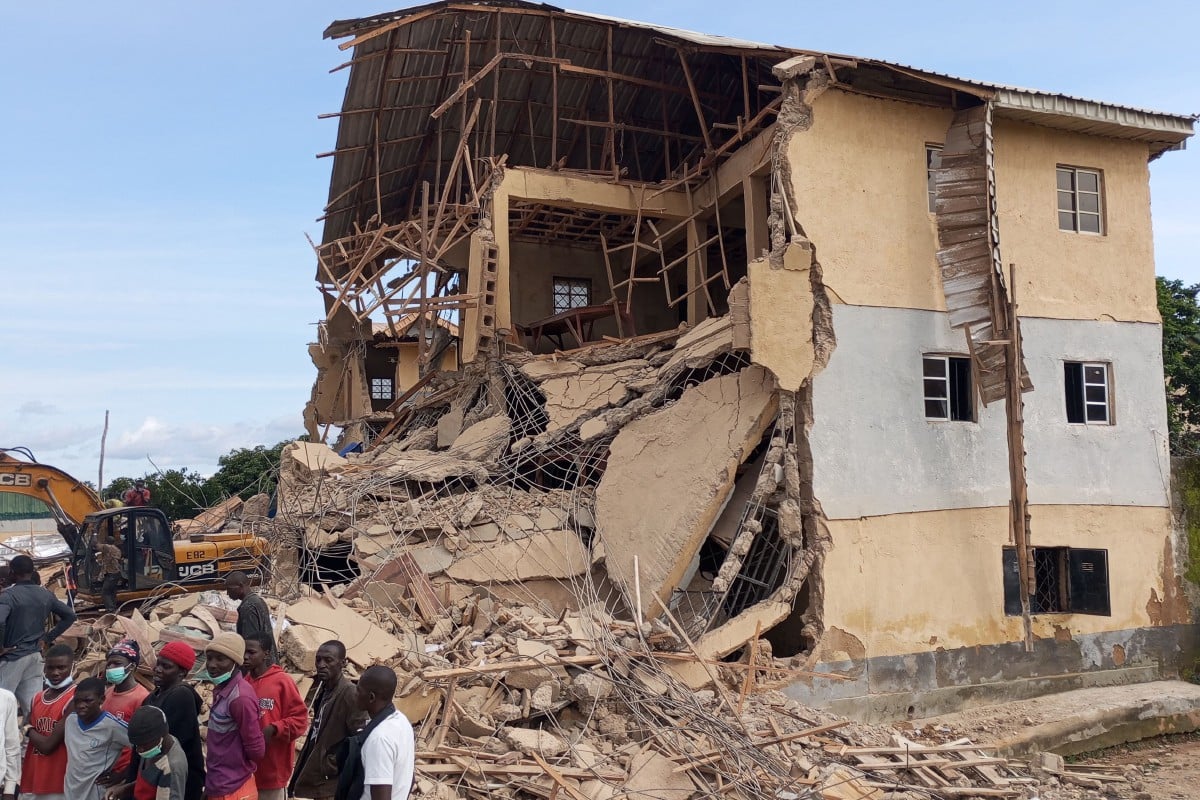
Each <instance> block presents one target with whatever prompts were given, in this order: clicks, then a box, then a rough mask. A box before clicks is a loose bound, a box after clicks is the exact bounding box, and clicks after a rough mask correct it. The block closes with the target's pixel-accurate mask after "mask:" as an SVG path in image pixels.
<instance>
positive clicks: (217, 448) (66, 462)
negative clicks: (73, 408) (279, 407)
mask: <svg viewBox="0 0 1200 800" xmlns="http://www.w3.org/2000/svg"><path fill="white" fill-rule="evenodd" d="M102 428H103V425H102V424H97V425H77V426H46V427H40V426H36V425H21V426H15V425H12V424H8V425H6V424H4V423H3V422H0V446H3V447H15V446H24V447H28V448H29V449H30V450H32V451H33V454H34V456H35V457H36V458H37V459H38V461H41V462H42V463H46V464H53V465H54V466H56V467H58V468H59V469H62V470H65V471H66V472H68V473H70V474H72V475H76V476H78V477H80V478H85V479H88V480H95V474H96V469H97V464H98V462H99V458H100V436H101V431H102ZM301 433H303V424H302V422H301V419H300V416H299V414H294V415H293V414H288V415H280V416H277V417H275V418H273V419H269V420H266V421H263V422H247V421H233V422H221V423H217V424H200V423H195V422H188V421H178V420H169V419H164V418H160V417H145V418H143V419H142V421H141V422H140V423H138V424H137V426H136V427H133V428H120V427H118V426H114V427H113V428H112V429H110V430H109V434H108V440H107V443H106V446H105V454H104V462H105V466H104V473H105V476H106V481H107V480H109V479H111V478H113V477H116V476H118V475H128V476H137V475H142V474H144V473H146V472H150V471H152V470H153V469H154V467H155V466H157V467H158V468H160V469H164V470H166V469H180V468H187V469H189V470H194V471H196V472H199V473H200V474H202V475H210V474H212V473H213V472H215V471H216V470H217V459H218V458H220V457H221V456H223V455H225V454H226V453H228V452H229V451H230V450H234V449H236V448H242V447H255V446H257V445H260V444H261V445H272V444H275V443H276V442H279V441H283V440H284V439H290V438H293V437H296V436H299V435H300V434H301Z"/></svg>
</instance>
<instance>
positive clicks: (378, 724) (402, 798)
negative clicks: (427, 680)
mask: <svg viewBox="0 0 1200 800" xmlns="http://www.w3.org/2000/svg"><path fill="white" fill-rule="evenodd" d="M395 694H396V673H395V672H393V671H392V670H391V669H389V668H388V667H384V666H374V667H368V668H367V669H366V671H365V672H363V674H362V677H361V678H359V679H358V689H357V697H356V699H357V701H358V707H359V708H361V709H363V710H364V711H366V712H367V713H368V714H369V715H370V716H371V721H370V722H369V723H368V724H367V728H368V730H369V731H370V733H369V734H368V735H367V738H366V741H365V742H363V745H362V750H361V752H360V756H361V759H362V768H363V793H362V798H361V800H408V793H409V791H410V790H411V789H412V782H413V764H414V761H415V759H416V743H415V741H414V739H413V729H412V725H411V724H410V723H409V721H408V718H407V717H405V716H404V715H403V714H401V713H400V712H399V711H397V710H396V707H395V706H394V705H392V698H393V697H394V696H395Z"/></svg>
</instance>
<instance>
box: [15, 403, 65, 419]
mask: <svg viewBox="0 0 1200 800" xmlns="http://www.w3.org/2000/svg"><path fill="white" fill-rule="evenodd" d="M58 413H59V410H58V406H56V405H54V404H53V403H47V402H45V401H43V400H26V401H25V402H24V403H22V404H21V405H19V406H17V416H19V417H28V416H48V415H51V414H58Z"/></svg>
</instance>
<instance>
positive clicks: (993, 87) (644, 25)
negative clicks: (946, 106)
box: [325, 0, 1200, 130]
mask: <svg viewBox="0 0 1200 800" xmlns="http://www.w3.org/2000/svg"><path fill="white" fill-rule="evenodd" d="M471 5H476V6H481V7H483V6H494V7H500V6H502V7H506V8H513V9H522V8H526V9H530V10H541V11H556V12H560V13H563V14H566V15H569V16H573V17H580V18H587V19H593V20H597V21H602V22H608V23H612V24H615V25H619V26H621V27H627V28H640V29H642V30H647V31H652V32H654V33H657V34H659V35H661V36H667V37H670V38H672V39H679V40H681V41H686V42H691V43H692V44H696V45H699V46H701V47H729V48H733V49H738V50H758V51H762V52H765V53H778V54H780V55H789V56H791V55H820V56H829V57H830V58H839V59H849V60H854V61H862V62H869V63H874V64H879V65H881V66H887V67H894V68H897V69H902V70H908V71H910V72H912V73H915V74H917V75H920V76H928V77H935V78H943V79H945V80H951V81H956V82H958V83H963V84H967V85H970V86H975V87H978V88H980V89H986V90H988V91H992V92H997V93H1001V94H1002V95H1003V97H1002V98H1001V97H998V100H1000V102H1001V104H1002V105H1011V106H1013V107H1018V106H1021V105H1025V106H1032V107H1037V110H1038V111H1041V112H1044V113H1058V112H1056V111H1054V110H1052V109H1054V108H1055V106H1057V107H1058V108H1059V109H1062V108H1063V107H1064V106H1071V107H1074V105H1075V104H1086V105H1088V106H1092V107H1097V108H1104V109H1113V110H1120V111H1123V112H1133V114H1134V115H1144V116H1146V117H1158V118H1164V119H1170V120H1174V121H1176V122H1178V123H1180V124H1188V125H1189V130H1190V124H1191V123H1193V122H1195V121H1196V120H1200V115H1197V114H1175V113H1171V112H1165V111H1156V110H1153V109H1148V108H1139V107H1137V106H1129V105H1122V104H1115V103H1107V102H1104V101H1101V100H1091V99H1088V98H1085V97H1078V96H1074V95H1068V94H1062V93H1059V92H1046V91H1043V90H1039V89H1028V88H1024V87H1020V86H1012V85H1009V84H1002V83H991V82H988V81H981V80H978V79H975V78H963V77H960V76H957V75H951V74H950V73H947V72H937V71H935V70H930V69H926V68H924V67H917V66H913V65H911V64H901V63H899V62H894V61H885V60H881V59H875V58H866V57H862V56H853V55H848V54H844V53H830V52H825V51H818V50H805V49H800V48H796V47H788V46H785V45H774V44H766V43H763V42H753V41H750V40H748V39H736V38H732V37H729V36H720V35H717V34H707V33H699V32H697V31H691V30H687V29H685V28H674V27H671V26H669V25H659V24H655V23H650V22H641V21H638V20H631V19H624V18H621V17H612V16H608V15H607V14H596V13H593V12H589V11H575V10H572V9H563V8H559V7H558V6H552V5H549V4H547V3H530V2H522V1H521V0H477V1H476V2H439V3H428V4H425V5H421V6H413V7H410V8H406V9H400V10H397V11H393V12H390V13H385V14H378V15H376V16H373V17H363V18H361V19H354V20H341V21H336V22H333V23H332V24H330V26H329V27H328V28H326V30H325V37H326V38H340V37H342V36H348V35H350V34H351V33H353V32H355V31H360V30H366V29H369V28H373V27H375V26H376V25H378V24H383V23H386V22H391V21H395V20H399V19H403V18H405V17H409V16H412V15H414V14H416V13H419V12H421V11H425V10H427V9H433V8H437V7H439V6H445V7H452V6H456V7H467V6H471ZM1021 97H1025V98H1029V99H1027V100H1024V101H1022V100H1020V99H1018V98H1021ZM1070 113H1075V112H1074V111H1072V112H1070ZM1151 124H1154V123H1151Z"/></svg>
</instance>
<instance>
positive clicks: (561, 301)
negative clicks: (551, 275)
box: [554, 278, 592, 314]
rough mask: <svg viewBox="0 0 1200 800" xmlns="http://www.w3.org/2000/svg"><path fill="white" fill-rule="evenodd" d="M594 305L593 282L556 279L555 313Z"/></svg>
mask: <svg viewBox="0 0 1200 800" xmlns="http://www.w3.org/2000/svg"><path fill="white" fill-rule="evenodd" d="M591 304H592V282H591V281H589V280H588V279H587V278H555V279H554V313H555V314H557V313H558V312H560V311H566V310H568V309H572V308H583V307H584V306H589V305H591Z"/></svg>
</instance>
